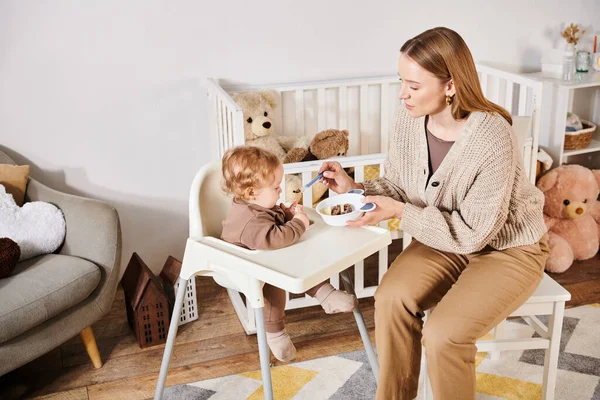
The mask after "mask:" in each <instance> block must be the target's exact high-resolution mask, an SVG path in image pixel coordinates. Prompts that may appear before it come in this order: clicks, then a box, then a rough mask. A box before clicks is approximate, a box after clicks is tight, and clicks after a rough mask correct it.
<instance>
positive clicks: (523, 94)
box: [518, 85, 527, 115]
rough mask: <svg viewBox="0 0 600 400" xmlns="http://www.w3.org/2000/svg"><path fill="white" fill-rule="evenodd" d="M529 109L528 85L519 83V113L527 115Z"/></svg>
mask: <svg viewBox="0 0 600 400" xmlns="http://www.w3.org/2000/svg"><path fill="white" fill-rule="evenodd" d="M526 110H527V87H526V86H525V85H519V114H518V115H526V114H525V113H526Z"/></svg>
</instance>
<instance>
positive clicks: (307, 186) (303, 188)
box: [294, 172, 323, 193]
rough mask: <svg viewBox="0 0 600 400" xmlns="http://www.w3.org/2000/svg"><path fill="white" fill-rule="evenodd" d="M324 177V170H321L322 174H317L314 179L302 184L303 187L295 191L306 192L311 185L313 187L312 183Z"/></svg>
mask: <svg viewBox="0 0 600 400" xmlns="http://www.w3.org/2000/svg"><path fill="white" fill-rule="evenodd" d="M322 177H323V172H321V173H320V174H318V175H317V176H315V178H314V179H313V180H312V181H310V182H308V183H307V184H306V185H304V186H302V188H300V189H296V190H294V193H304V191H305V190H306V189H308V188H309V187H311V186H312V185H314V184H315V183H316V182H317V181H318V180H319V179H321V178H322Z"/></svg>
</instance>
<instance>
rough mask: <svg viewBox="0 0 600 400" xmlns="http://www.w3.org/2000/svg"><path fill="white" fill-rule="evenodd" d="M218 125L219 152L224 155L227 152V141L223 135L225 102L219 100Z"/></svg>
mask: <svg viewBox="0 0 600 400" xmlns="http://www.w3.org/2000/svg"><path fill="white" fill-rule="evenodd" d="M217 126H218V134H219V137H218V139H219V153H220V155H221V156H222V155H223V153H225V141H224V135H223V102H222V101H221V100H217Z"/></svg>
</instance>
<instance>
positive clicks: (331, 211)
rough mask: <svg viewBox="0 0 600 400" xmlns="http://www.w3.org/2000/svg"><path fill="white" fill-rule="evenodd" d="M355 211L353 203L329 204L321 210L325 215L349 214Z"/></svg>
mask: <svg viewBox="0 0 600 400" xmlns="http://www.w3.org/2000/svg"><path fill="white" fill-rule="evenodd" d="M352 211H353V209H352V205H351V204H348V203H346V204H337V205H335V206H333V207H331V206H327V207H324V208H322V209H321V212H322V213H323V214H325V215H344V214H349V213H351V212H352Z"/></svg>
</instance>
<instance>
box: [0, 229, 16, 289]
mask: <svg viewBox="0 0 600 400" xmlns="http://www.w3.org/2000/svg"><path fill="white" fill-rule="evenodd" d="M19 257H21V248H20V247H19V245H18V244H17V243H15V242H14V241H13V240H11V239H9V238H5V237H4V238H0V279H2V278H8V277H9V276H10V274H12V272H13V270H14V269H15V267H16V265H17V262H18V261H19Z"/></svg>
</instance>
